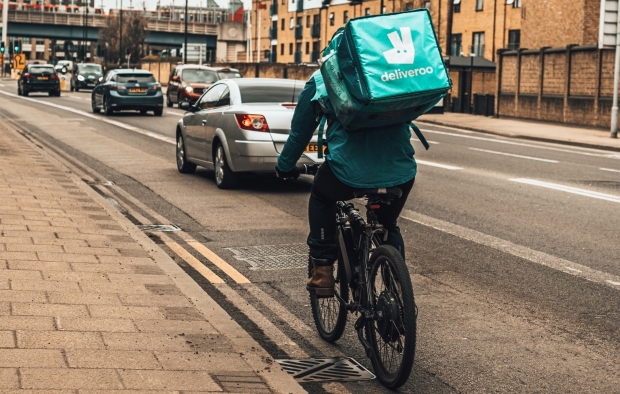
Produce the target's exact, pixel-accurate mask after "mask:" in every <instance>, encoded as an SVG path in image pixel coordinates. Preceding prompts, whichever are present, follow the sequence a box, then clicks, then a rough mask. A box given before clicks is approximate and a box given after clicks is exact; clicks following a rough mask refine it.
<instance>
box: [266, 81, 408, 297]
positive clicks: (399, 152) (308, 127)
mask: <svg viewBox="0 0 620 394" xmlns="http://www.w3.org/2000/svg"><path fill="white" fill-rule="evenodd" d="M317 73H319V74H317ZM317 73H315V74H313V76H312V77H311V78H310V79H309V80H308V82H306V85H305V86H304V89H303V90H302V92H301V93H300V94H299V98H298V100H297V106H296V107H295V113H294V114H293V119H292V121H291V132H290V135H289V138H288V140H287V142H286V144H285V145H284V148H283V150H282V153H281V154H280V157H279V158H278V162H277V165H276V174H277V176H278V177H280V178H283V179H297V177H299V170H297V168H296V163H297V161H298V160H299V157H300V156H301V155H302V153H303V152H304V150H305V148H306V146H307V145H308V143H309V142H310V140H311V138H312V136H313V134H314V131H315V130H316V128H317V126H318V124H319V119H320V118H321V117H322V116H323V114H322V113H321V112H320V109H319V107H318V105H317V103H316V101H313V99H314V98H315V94H316V92H317V88H319V89H324V87H323V86H320V84H322V83H323V82H322V78H321V77H320V72H319V71H317ZM327 125H328V126H327V132H326V140H327V151H326V153H325V159H326V160H325V162H324V163H323V164H322V165H321V167H320V168H319V170H318V172H317V174H316V176H315V177H314V184H313V185H312V191H311V193H310V201H309V204H308V217H309V222H310V234H309V235H308V240H307V242H308V246H309V247H310V260H311V261H312V264H313V267H314V268H313V269H312V277H311V278H310V279H309V280H308V282H307V284H306V289H307V290H308V291H314V292H315V293H316V295H317V296H318V297H333V296H334V284H335V283H334V273H333V266H334V262H335V261H336V260H337V258H338V239H337V234H336V201H346V200H351V199H353V197H354V196H353V190H354V189H364V188H385V187H392V186H398V187H400V188H401V189H402V192H403V193H402V196H401V197H400V198H398V199H396V200H394V201H393V202H392V203H391V204H390V205H385V204H384V205H382V206H381V208H380V209H378V210H377V217H378V220H379V223H381V224H382V225H383V226H384V228H385V229H387V230H388V238H387V241H386V242H385V243H387V244H388V245H392V246H394V247H395V248H396V249H397V250H399V251H400V252H401V254H402V255H403V259H404V257H405V245H404V241H403V238H402V236H401V234H400V229H399V227H398V225H397V219H398V216H399V215H400V212H401V211H402V209H403V207H404V205H405V202H406V200H407V196H408V195H409V192H410V191H411V188H412V187H413V182H414V180H415V175H416V170H417V166H416V162H415V160H414V158H413V155H414V153H415V152H414V149H413V146H412V145H411V130H410V128H409V125H408V124H405V123H400V124H394V125H391V126H387V127H381V128H375V129H364V130H360V131H348V130H346V129H345V128H344V126H343V125H342V124H341V123H340V122H339V121H338V119H336V118H335V117H333V116H332V117H329V116H328V118H327Z"/></svg>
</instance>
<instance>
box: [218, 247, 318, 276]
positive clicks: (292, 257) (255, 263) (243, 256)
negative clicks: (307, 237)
mask: <svg viewBox="0 0 620 394" xmlns="http://www.w3.org/2000/svg"><path fill="white" fill-rule="evenodd" d="M228 250H230V251H231V252H233V253H234V254H235V258H236V259H237V260H243V261H246V262H247V263H249V264H250V265H251V266H252V267H251V269H256V270H258V269H261V270H277V269H287V268H304V267H307V266H308V245H306V244H288V245H262V246H247V247H242V248H228Z"/></svg>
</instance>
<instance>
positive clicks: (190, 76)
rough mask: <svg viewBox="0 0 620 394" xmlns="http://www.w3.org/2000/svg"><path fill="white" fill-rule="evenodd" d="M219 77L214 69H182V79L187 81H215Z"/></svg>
mask: <svg viewBox="0 0 620 394" xmlns="http://www.w3.org/2000/svg"><path fill="white" fill-rule="evenodd" d="M218 80H219V78H218V77H217V73H216V72H215V71H210V70H198V69H194V70H192V69H189V70H183V81H185V82H189V83H213V82H217V81H218Z"/></svg>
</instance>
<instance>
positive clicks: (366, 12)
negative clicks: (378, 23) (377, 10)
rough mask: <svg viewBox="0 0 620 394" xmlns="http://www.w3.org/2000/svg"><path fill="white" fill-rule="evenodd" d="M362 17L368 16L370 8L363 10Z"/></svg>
mask: <svg viewBox="0 0 620 394" xmlns="http://www.w3.org/2000/svg"><path fill="white" fill-rule="evenodd" d="M364 15H366V16H368V15H370V8H366V9H365V10H364Z"/></svg>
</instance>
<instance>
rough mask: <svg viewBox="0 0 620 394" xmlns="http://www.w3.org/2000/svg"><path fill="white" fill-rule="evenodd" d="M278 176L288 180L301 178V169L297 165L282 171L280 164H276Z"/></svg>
mask: <svg viewBox="0 0 620 394" xmlns="http://www.w3.org/2000/svg"><path fill="white" fill-rule="evenodd" d="M276 176H277V177H278V178H280V179H284V180H287V181H289V180H290V181H294V180H295V179H297V178H299V169H297V167H293V169H292V170H290V171H280V170H279V169H278V166H276Z"/></svg>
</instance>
